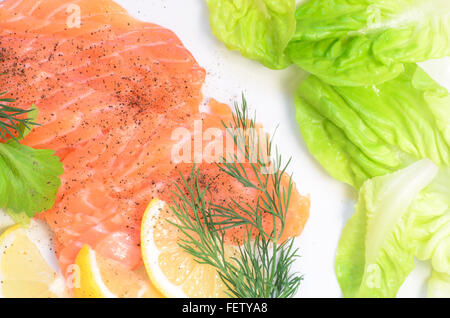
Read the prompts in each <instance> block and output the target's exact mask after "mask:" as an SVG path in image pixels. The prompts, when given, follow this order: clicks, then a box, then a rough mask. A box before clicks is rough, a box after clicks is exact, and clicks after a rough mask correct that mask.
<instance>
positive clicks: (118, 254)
mask: <svg viewBox="0 0 450 318" xmlns="http://www.w3.org/2000/svg"><path fill="white" fill-rule="evenodd" d="M71 5H76V6H77V7H78V8H79V9H80V11H79V12H80V22H81V23H80V25H75V26H73V25H72V26H70V25H68V19H69V18H70V10H68V8H69V6H71ZM0 62H1V63H0V73H5V74H6V76H1V77H0V87H1V90H2V91H8V95H9V97H11V98H15V99H16V103H15V104H16V105H21V106H23V107H28V108H29V107H31V105H32V104H35V105H36V107H37V108H38V110H39V115H38V118H37V122H38V123H39V124H40V126H37V127H35V128H34V129H33V131H32V132H31V133H30V134H29V135H28V136H27V137H26V138H25V140H24V141H23V143H24V144H26V145H28V146H31V147H34V148H39V149H53V150H55V151H56V155H57V156H59V158H60V160H61V162H62V163H63V165H64V171H65V172H64V174H63V176H62V179H61V181H62V185H61V187H60V189H59V192H58V195H57V199H56V202H55V205H54V206H53V208H52V209H51V210H48V211H43V212H42V213H40V214H39V215H38V217H39V218H41V219H43V220H45V221H46V222H47V223H48V225H49V226H50V228H51V229H52V231H53V232H54V233H55V242H54V244H55V250H56V253H57V257H58V260H59V263H60V266H61V268H62V271H63V272H65V271H66V269H67V268H68V266H69V265H71V264H73V263H74V260H75V257H76V255H77V253H78V251H79V250H80V249H81V247H82V246H83V245H84V244H89V245H90V246H91V247H92V248H94V249H95V250H96V251H97V252H98V253H100V254H101V255H103V256H105V257H109V258H112V259H114V260H117V261H120V262H121V263H122V264H124V265H126V266H127V267H128V268H131V269H132V268H136V267H137V266H139V265H141V264H142V257H141V254H140V253H141V250H140V223H141V219H142V215H143V213H144V211H145V209H146V206H147V205H148V203H149V202H150V201H151V200H152V199H153V198H156V197H158V198H160V199H162V200H165V201H167V202H169V201H170V200H171V197H172V192H171V191H172V190H173V183H174V182H176V181H177V180H179V178H180V177H179V176H180V172H181V173H182V174H184V175H187V174H189V172H190V171H191V169H192V164H189V163H178V164H177V163H175V162H173V160H171V150H172V148H173V146H174V144H175V142H176V141H174V140H173V138H172V132H173V131H174V130H175V129H177V128H180V127H184V128H187V129H189V130H190V131H192V130H193V126H194V122H195V121H196V120H197V121H198V120H200V121H202V124H203V129H206V128H208V127H218V128H220V127H223V126H222V121H227V120H231V118H232V112H231V109H230V108H229V106H227V105H224V104H221V103H218V102H216V101H215V100H213V99H210V100H208V102H207V103H206V104H205V102H204V101H205V100H207V99H205V98H204V97H203V96H202V92H201V89H202V85H203V83H204V80H205V70H204V69H203V68H202V67H200V66H199V65H198V64H197V62H196V61H195V59H194V57H193V56H192V55H191V53H189V51H188V50H187V49H186V48H185V47H184V46H183V44H182V43H181V42H180V40H179V39H178V38H177V36H176V35H175V34H174V33H173V32H171V31H170V30H167V29H165V28H163V27H161V26H158V25H155V24H151V23H146V22H141V21H138V20H136V19H134V18H132V17H131V16H130V15H129V14H128V13H127V12H126V11H125V10H124V9H122V8H121V7H120V6H118V5H117V4H115V3H114V2H113V1H110V0H95V1H93V0H90V1H87V0H78V1H77V0H71V1H64V0H45V1H43V0H41V1H39V0H22V1H20V0H19V1H11V0H5V1H3V2H1V3H0ZM205 105H206V107H205ZM201 106H203V107H201ZM203 147H207V143H205V144H204V145H203ZM200 168H201V169H200V171H201V177H202V180H203V182H205V184H210V185H211V189H212V191H213V192H212V195H211V199H212V200H213V201H214V202H216V203H219V202H224V201H227V200H228V199H229V198H234V199H236V200H239V201H242V202H248V203H250V204H251V203H252V202H255V200H256V197H257V195H258V194H257V193H255V191H254V190H251V189H246V188H244V187H243V186H242V185H241V184H240V183H239V182H238V181H236V180H234V179H232V178H231V177H229V176H228V175H225V174H224V173H222V172H220V171H219V169H218V168H217V166H216V165H215V164H213V163H202V164H201V166H200ZM308 213H309V199H308V198H307V197H303V196H301V195H300V194H299V193H298V191H297V190H296V189H294V191H293V193H292V198H291V202H290V207H289V210H288V215H287V226H286V229H285V232H284V234H283V235H284V236H285V237H290V236H296V235H299V234H300V233H301V231H302V229H303V227H304V225H305V222H306V220H307V218H308ZM267 222H270V219H268V220H267Z"/></svg>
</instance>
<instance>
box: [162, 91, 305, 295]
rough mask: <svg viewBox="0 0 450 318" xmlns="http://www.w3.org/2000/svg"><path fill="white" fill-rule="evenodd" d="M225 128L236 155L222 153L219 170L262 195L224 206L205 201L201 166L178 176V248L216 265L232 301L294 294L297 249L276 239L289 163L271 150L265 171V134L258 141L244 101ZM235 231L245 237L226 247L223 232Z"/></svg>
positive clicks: (288, 192)
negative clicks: (242, 159) (270, 225)
mask: <svg viewBox="0 0 450 318" xmlns="http://www.w3.org/2000/svg"><path fill="white" fill-rule="evenodd" d="M224 127H225V129H226V130H227V131H228V132H229V133H231V134H232V136H233V140H234V143H235V145H236V147H237V149H238V154H232V155H230V154H227V156H226V158H225V157H224V158H222V161H221V162H220V163H218V168H219V169H220V170H221V171H223V172H224V173H226V174H228V175H230V176H231V177H233V178H234V179H236V180H237V181H238V182H240V183H241V184H242V185H243V186H245V187H249V188H253V189H255V190H257V193H260V194H261V195H260V196H259V197H258V198H257V200H256V204H255V205H254V206H252V205H250V204H242V203H240V202H237V201H236V200H234V199H231V200H230V202H229V203H228V204H226V205H223V206H221V205H216V204H213V203H211V201H210V200H208V199H207V197H208V195H210V192H209V190H208V185H203V186H202V185H201V182H200V181H199V176H200V174H201V171H200V168H196V167H195V165H194V166H193V169H192V171H191V174H190V176H189V177H188V178H185V177H184V176H183V175H181V174H180V175H181V180H182V181H181V184H176V187H177V191H175V192H174V197H173V200H172V201H173V204H172V205H171V210H172V212H173V214H174V215H175V217H176V218H177V222H171V224H173V225H174V226H176V227H177V228H178V229H179V230H180V231H181V232H182V233H183V234H184V236H183V238H181V239H180V241H179V245H180V247H181V248H183V249H184V250H185V251H186V252H188V253H189V254H191V255H192V256H193V257H194V259H195V260H196V261H197V262H198V263H201V264H208V265H211V266H213V267H215V268H216V270H217V272H218V274H219V276H220V278H221V280H222V281H223V282H224V284H225V285H226V287H227V289H228V291H227V293H228V295H229V296H231V297H238V298H268V297H271V298H282V297H290V296H293V295H294V294H295V293H296V291H297V290H298V287H299V285H300V282H301V280H302V276H300V275H299V274H298V273H293V272H292V271H291V265H292V264H293V262H294V261H295V259H296V258H297V257H298V249H297V248H295V247H294V240H293V238H290V239H288V240H285V241H281V236H282V233H283V231H284V228H285V225H286V214H287V210H288V207H289V200H290V197H291V192H292V188H293V183H292V176H290V177H289V179H288V182H287V183H288V185H287V186H283V185H282V178H283V175H284V174H285V172H286V168H287V166H288V164H289V162H290V161H288V163H287V164H286V165H284V166H282V165H281V156H280V155H279V154H278V152H276V156H275V159H274V161H271V162H270V163H271V168H270V171H269V172H270V173H269V172H268V171H267V163H268V158H270V157H271V151H272V142H271V139H270V138H269V137H268V136H267V135H265V136H264V137H261V136H260V135H259V134H257V133H256V132H255V129H254V128H255V127H256V126H255V120H254V119H250V118H249V116H248V108H247V103H246V100H245V98H244V97H242V106H241V107H239V105H238V104H235V114H234V116H233V123H232V125H231V127H229V126H228V125H227V124H225V123H224ZM238 128H240V129H238ZM249 128H250V129H249ZM262 150H264V151H262ZM261 153H262V154H263V155H261ZM239 155H243V156H244V157H245V159H246V160H247V162H249V163H250V171H247V170H249V169H246V166H244V164H243V163H242V162H239V160H238V159H239ZM255 155H256V156H255ZM255 159H256V160H255ZM250 173H251V174H252V175H253V176H254V177H253V178H251V177H250V176H249V174H250ZM266 215H270V216H271V217H272V222H273V228H272V229H271V230H270V231H267V230H265V229H264V226H263V219H264V216H266ZM236 227H240V228H243V229H244V237H243V238H242V239H240V240H239V242H238V244H237V245H236V246H235V247H231V245H230V244H227V243H226V238H225V236H226V231H228V230H230V229H232V228H236ZM277 227H278V228H277Z"/></svg>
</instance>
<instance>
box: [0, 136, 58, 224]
mask: <svg viewBox="0 0 450 318" xmlns="http://www.w3.org/2000/svg"><path fill="white" fill-rule="evenodd" d="M53 154H54V152H53V151H52V150H37V149H33V148H30V147H27V146H24V145H21V144H19V143H17V142H16V141H10V142H7V143H2V144H0V208H5V210H6V211H7V212H8V213H9V214H11V215H12V216H13V217H14V216H17V217H19V218H20V215H21V214H26V215H27V216H28V217H33V216H34V215H35V214H36V213H39V212H41V211H44V210H48V209H50V208H51V207H52V206H53V204H54V201H55V197H56V193H57V191H58V188H59V186H60V184H61V181H60V179H59V176H60V175H61V174H63V172H64V169H63V166H62V163H61V162H60V161H59V158H58V157H56V156H54V155H53Z"/></svg>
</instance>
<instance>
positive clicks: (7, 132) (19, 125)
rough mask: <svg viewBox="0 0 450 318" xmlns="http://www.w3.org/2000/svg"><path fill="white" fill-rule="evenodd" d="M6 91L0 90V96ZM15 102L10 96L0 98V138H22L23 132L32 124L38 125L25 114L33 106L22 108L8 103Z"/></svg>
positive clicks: (32, 109) (29, 128)
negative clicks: (26, 108)
mask: <svg viewBox="0 0 450 318" xmlns="http://www.w3.org/2000/svg"><path fill="white" fill-rule="evenodd" d="M5 94H6V92H0V96H2V95H5ZM13 102H15V100H14V99H12V98H0V140H7V139H8V138H11V139H13V140H15V141H18V140H17V137H19V138H20V139H22V138H24V136H25V132H26V131H30V130H31V129H32V127H33V126H35V125H38V124H37V123H35V122H34V119H33V118H31V117H29V116H26V115H29V113H30V112H32V111H34V110H35V108H34V107H33V108H31V109H28V110H24V109H21V108H17V107H13V106H10V105H8V104H9V103H13Z"/></svg>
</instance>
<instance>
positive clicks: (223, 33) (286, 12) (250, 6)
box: [206, 0, 295, 69]
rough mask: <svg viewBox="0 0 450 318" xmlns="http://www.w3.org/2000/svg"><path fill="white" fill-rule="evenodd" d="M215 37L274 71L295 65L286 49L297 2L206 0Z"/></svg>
mask: <svg viewBox="0 0 450 318" xmlns="http://www.w3.org/2000/svg"><path fill="white" fill-rule="evenodd" d="M206 3H207V4H208V7H209V11H210V24H211V29H212V32H213V34H214V35H215V36H216V37H217V38H218V39H219V40H221V41H222V42H224V43H225V44H226V46H227V47H228V48H229V49H231V50H238V51H240V52H241V53H242V55H243V56H245V57H247V58H250V59H253V60H257V61H259V62H261V63H262V64H264V65H265V66H267V67H269V68H272V69H282V68H285V67H287V66H288V65H290V64H292V63H291V62H290V60H289V59H288V58H287V57H286V55H285V54H284V50H285V48H286V46H287V44H288V42H289V40H290V39H291V37H292V35H293V34H294V31H295V0H206Z"/></svg>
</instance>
